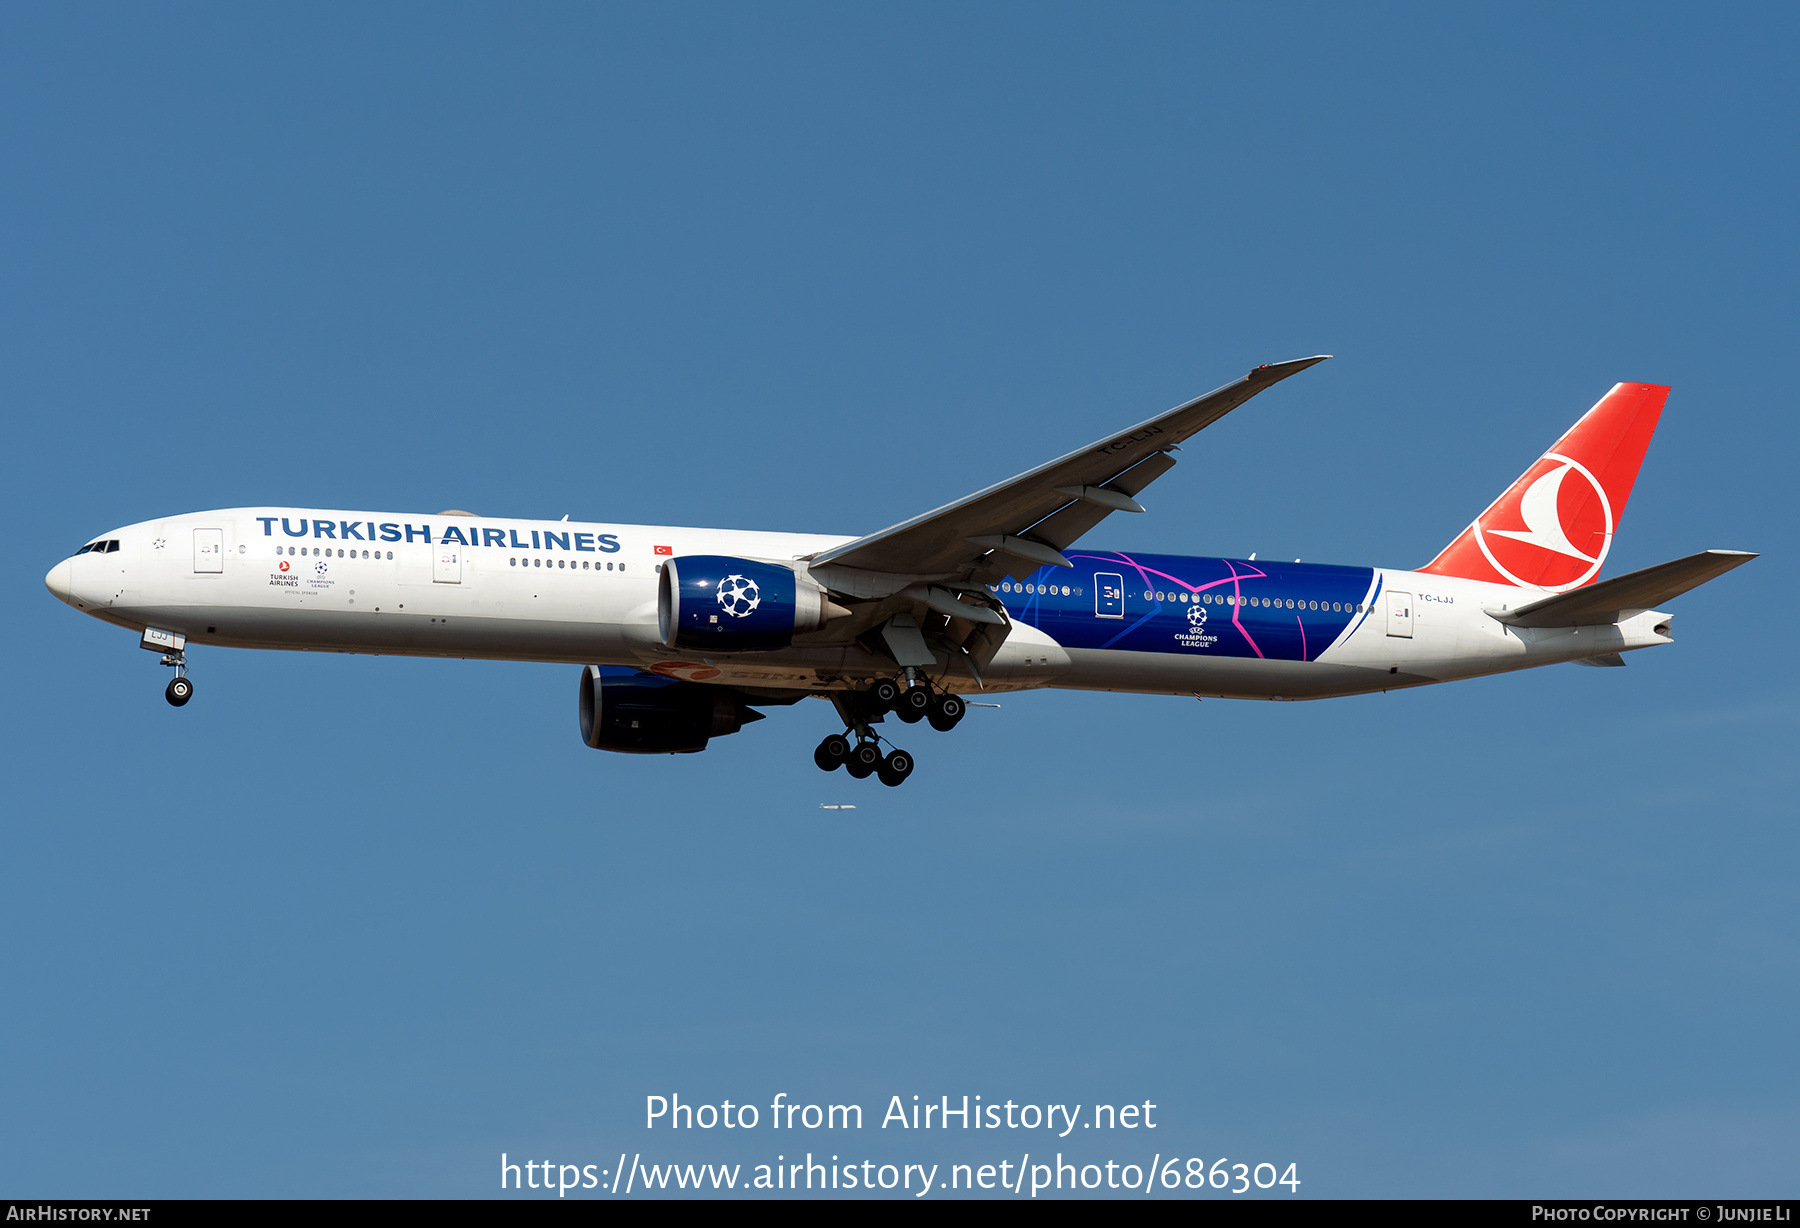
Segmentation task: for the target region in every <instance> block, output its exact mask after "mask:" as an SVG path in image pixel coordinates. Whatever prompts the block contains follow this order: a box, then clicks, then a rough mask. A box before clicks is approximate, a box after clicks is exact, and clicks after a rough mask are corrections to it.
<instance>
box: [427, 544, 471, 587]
mask: <svg viewBox="0 0 1800 1228" xmlns="http://www.w3.org/2000/svg"><path fill="white" fill-rule="evenodd" d="M432 551H433V553H432V556H431V582H432V583H433V584H461V583H462V558H463V548H462V547H461V546H459V545H457V544H456V543H455V542H445V543H444V544H443V545H441V546H433V547H432Z"/></svg>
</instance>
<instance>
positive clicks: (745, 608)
mask: <svg viewBox="0 0 1800 1228" xmlns="http://www.w3.org/2000/svg"><path fill="white" fill-rule="evenodd" d="M719 604H720V605H722V606H724V607H725V612H726V613H727V614H729V615H731V616H732V617H733V618H748V617H750V615H752V614H754V613H756V607H757V606H759V605H761V604H762V591H761V590H760V589H758V588H757V587H756V581H755V580H752V579H751V578H750V577H748V576H726V577H725V578H724V579H723V580H720V581H719Z"/></svg>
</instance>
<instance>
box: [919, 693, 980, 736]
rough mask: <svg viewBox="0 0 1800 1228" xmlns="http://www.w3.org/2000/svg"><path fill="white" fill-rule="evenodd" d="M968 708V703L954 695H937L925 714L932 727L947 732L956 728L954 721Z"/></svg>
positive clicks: (960, 717)
mask: <svg viewBox="0 0 1800 1228" xmlns="http://www.w3.org/2000/svg"><path fill="white" fill-rule="evenodd" d="M968 710H969V708H968V705H967V704H965V703H963V701H962V700H961V699H959V698H957V697H956V696H955V695H939V696H937V698H936V701H935V702H934V703H933V704H932V705H931V710H930V711H929V712H927V713H926V714H925V715H926V717H927V718H929V719H930V721H931V727H932V728H933V729H935V730H937V731H938V732H939V733H949V732H950V731H951V730H952V729H955V728H956V722H958V721H960V720H962V718H963V714H964V713H965V712H967V711H968Z"/></svg>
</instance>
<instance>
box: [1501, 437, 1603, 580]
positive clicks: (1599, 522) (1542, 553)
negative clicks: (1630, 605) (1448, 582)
mask: <svg viewBox="0 0 1800 1228" xmlns="http://www.w3.org/2000/svg"><path fill="white" fill-rule="evenodd" d="M1515 526H1516V527H1515ZM1471 527H1472V528H1473V529H1474V530H1475V541H1476V543H1477V544H1478V545H1479V546H1480V547H1481V553H1482V554H1483V555H1484V556H1486V558H1487V561H1488V562H1489V563H1490V564H1492V565H1493V568H1494V570H1495V571H1497V572H1499V573H1500V574H1501V575H1502V576H1504V577H1506V579H1507V580H1509V581H1510V582H1512V583H1513V584H1519V585H1530V586H1535V587H1538V588H1545V589H1549V590H1550V591H1552V592H1563V591H1565V590H1567V589H1571V588H1578V587H1580V586H1581V585H1583V584H1586V583H1587V582H1588V581H1589V580H1591V579H1593V578H1594V577H1595V576H1596V575H1598V574H1599V573H1600V568H1601V565H1602V564H1604V563H1605V562H1606V554H1607V551H1609V550H1611V549H1612V539H1613V510H1612V503H1611V501H1610V500H1608V499H1607V497H1606V488H1605V487H1603V486H1601V485H1600V482H1599V480H1598V479H1597V478H1595V477H1594V475H1593V473H1592V472H1590V471H1589V469H1588V467H1587V466H1586V465H1583V464H1582V463H1581V462H1580V461H1577V460H1574V459H1572V458H1570V457H1567V456H1563V455H1561V454H1560V453H1557V452H1547V453H1545V454H1544V455H1543V457H1542V458H1540V459H1539V461H1538V463H1537V464H1535V465H1533V466H1532V467H1531V468H1530V469H1528V470H1527V471H1526V472H1525V476H1524V477H1522V478H1520V479H1519V481H1518V482H1516V483H1514V484H1513V488H1512V490H1509V491H1508V492H1507V493H1506V494H1505V495H1504V496H1502V497H1501V499H1500V500H1499V502H1497V503H1495V504H1494V505H1493V506H1492V507H1490V508H1488V510H1487V511H1485V512H1483V513H1482V514H1481V518H1480V519H1478V520H1477V521H1476V522H1475V523H1474V525H1473V526H1471ZM1525 577H1530V578H1525Z"/></svg>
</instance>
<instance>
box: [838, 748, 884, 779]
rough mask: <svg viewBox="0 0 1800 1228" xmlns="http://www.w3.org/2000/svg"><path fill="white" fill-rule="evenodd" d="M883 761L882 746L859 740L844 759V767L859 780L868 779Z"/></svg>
mask: <svg viewBox="0 0 1800 1228" xmlns="http://www.w3.org/2000/svg"><path fill="white" fill-rule="evenodd" d="M881 763H882V759H881V748H880V747H879V746H877V745H875V743H873V742H858V743H857V744H856V748H855V749H854V750H852V751H851V752H850V757H849V758H848V759H846V760H844V767H845V768H846V769H847V770H848V771H849V773H850V774H851V775H852V776H854V777H856V778H857V779H858V780H866V779H867V778H868V777H869V776H871V775H872V774H873V773H874V771H875V769H876V768H878V767H880V766H881Z"/></svg>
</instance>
